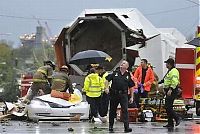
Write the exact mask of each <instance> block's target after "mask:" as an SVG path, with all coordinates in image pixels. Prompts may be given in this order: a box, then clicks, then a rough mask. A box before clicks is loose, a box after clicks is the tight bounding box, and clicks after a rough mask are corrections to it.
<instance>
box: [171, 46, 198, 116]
mask: <svg viewBox="0 0 200 134" xmlns="http://www.w3.org/2000/svg"><path fill="white" fill-rule="evenodd" d="M198 52H200V49H199V48H198V47H197V48H177V49H176V56H175V60H176V67H177V69H178V70H179V72H180V85H181V88H182V90H183V92H182V97H183V98H184V99H185V100H186V102H187V100H191V99H192V100H194V102H195V105H194V106H196V114H197V115H198V116H200V59H199V58H200V53H198Z"/></svg>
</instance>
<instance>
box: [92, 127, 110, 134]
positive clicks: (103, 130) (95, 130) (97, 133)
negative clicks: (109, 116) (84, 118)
mask: <svg viewBox="0 0 200 134" xmlns="http://www.w3.org/2000/svg"><path fill="white" fill-rule="evenodd" d="M107 130H108V128H107V127H93V128H90V129H89V130H88V132H89V133H95V134H104V133H106V131H107Z"/></svg>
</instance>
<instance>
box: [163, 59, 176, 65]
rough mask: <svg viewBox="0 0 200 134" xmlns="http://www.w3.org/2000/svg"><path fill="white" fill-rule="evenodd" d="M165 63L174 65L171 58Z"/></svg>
mask: <svg viewBox="0 0 200 134" xmlns="http://www.w3.org/2000/svg"><path fill="white" fill-rule="evenodd" d="M164 62H165V63H169V64H170V65H174V63H175V62H174V59H172V58H169V59H168V60H166V61H164Z"/></svg>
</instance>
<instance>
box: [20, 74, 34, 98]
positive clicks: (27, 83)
mask: <svg viewBox="0 0 200 134" xmlns="http://www.w3.org/2000/svg"><path fill="white" fill-rule="evenodd" d="M32 79H33V75H32V74H31V73H27V74H22V75H21V85H20V93H21V94H20V97H24V96H25V95H26V93H27V92H28V89H29V88H30V87H31V82H32Z"/></svg>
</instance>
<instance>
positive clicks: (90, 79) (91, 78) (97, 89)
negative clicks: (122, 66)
mask: <svg viewBox="0 0 200 134" xmlns="http://www.w3.org/2000/svg"><path fill="white" fill-rule="evenodd" d="M103 88H104V83H103V80H102V78H101V77H100V76H99V75H98V74H96V73H92V74H89V75H88V76H86V78H85V81H84V88H83V89H84V91H85V92H86V95H87V96H88V97H99V96H100V95H101V93H102V89H103Z"/></svg>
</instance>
